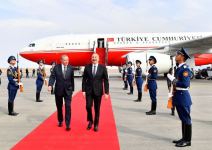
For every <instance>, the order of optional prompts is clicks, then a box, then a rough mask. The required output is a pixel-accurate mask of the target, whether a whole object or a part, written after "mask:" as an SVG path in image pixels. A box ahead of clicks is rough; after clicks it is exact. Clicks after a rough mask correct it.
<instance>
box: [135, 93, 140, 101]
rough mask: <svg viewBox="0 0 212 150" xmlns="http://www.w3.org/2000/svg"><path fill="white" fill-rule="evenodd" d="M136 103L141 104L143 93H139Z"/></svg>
mask: <svg viewBox="0 0 212 150" xmlns="http://www.w3.org/2000/svg"><path fill="white" fill-rule="evenodd" d="M134 102H141V93H138V99H137V100H134Z"/></svg>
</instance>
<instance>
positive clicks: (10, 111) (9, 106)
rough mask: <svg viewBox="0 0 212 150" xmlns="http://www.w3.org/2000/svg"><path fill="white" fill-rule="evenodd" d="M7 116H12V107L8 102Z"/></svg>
mask: <svg viewBox="0 0 212 150" xmlns="http://www.w3.org/2000/svg"><path fill="white" fill-rule="evenodd" d="M8 115H12V107H11V103H10V102H8Z"/></svg>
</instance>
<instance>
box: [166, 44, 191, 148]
mask: <svg viewBox="0 0 212 150" xmlns="http://www.w3.org/2000/svg"><path fill="white" fill-rule="evenodd" d="M188 58H190V56H189V55H188V53H187V51H186V50H185V49H183V48H182V49H180V50H178V51H177V54H176V57H175V60H176V63H178V64H179V65H178V67H177V70H176V78H175V77H174V76H173V75H170V74H168V75H167V77H168V78H169V79H170V80H171V81H172V83H173V84H174V87H176V88H175V90H174V94H173V104H174V105H175V106H176V109H177V112H178V115H179V118H180V120H181V122H182V139H180V140H176V141H173V143H175V144H176V145H175V146H177V147H185V146H191V135H192V123H191V116H190V111H191V105H192V102H191V97H190V94H189V91H188V90H189V87H190V78H191V70H190V69H189V67H188V65H186V63H185V61H186V60H187V59H188Z"/></svg>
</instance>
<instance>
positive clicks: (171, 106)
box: [167, 56, 175, 109]
mask: <svg viewBox="0 0 212 150" xmlns="http://www.w3.org/2000/svg"><path fill="white" fill-rule="evenodd" d="M170 58H171V60H172V75H174V74H175V72H174V71H175V70H174V63H173V57H172V56H170ZM173 91H174V85H172V86H171V90H170V94H172V96H170V97H169V99H168V104H167V108H168V109H171V108H173V105H172V97H173ZM168 95H169V94H168Z"/></svg>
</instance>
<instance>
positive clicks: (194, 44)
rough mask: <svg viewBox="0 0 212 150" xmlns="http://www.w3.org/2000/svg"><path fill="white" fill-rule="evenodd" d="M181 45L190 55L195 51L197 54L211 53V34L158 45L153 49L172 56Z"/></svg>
mask: <svg viewBox="0 0 212 150" xmlns="http://www.w3.org/2000/svg"><path fill="white" fill-rule="evenodd" d="M182 47H183V48H186V49H187V51H188V53H189V54H190V55H193V54H197V53H198V54H203V53H204V54H205V53H212V36H208V37H204V38H200V39H196V40H191V41H186V42H180V43H175V44H170V45H165V46H162V47H158V48H156V49H155V48H154V50H156V51H155V52H157V50H158V52H159V53H165V54H169V55H172V56H173V55H175V54H176V51H177V50H179V49H180V48H182ZM152 51H153V50H152Z"/></svg>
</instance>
